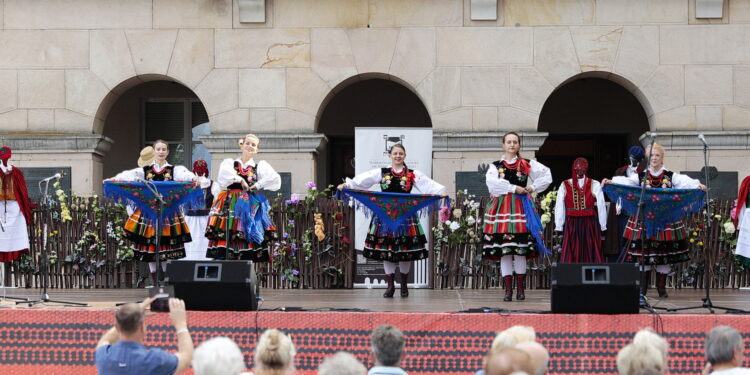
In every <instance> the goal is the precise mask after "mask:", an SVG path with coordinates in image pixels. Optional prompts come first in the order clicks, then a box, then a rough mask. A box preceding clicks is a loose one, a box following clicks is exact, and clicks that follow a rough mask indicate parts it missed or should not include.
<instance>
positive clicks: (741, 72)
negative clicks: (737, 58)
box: [732, 65, 750, 108]
mask: <svg viewBox="0 0 750 375" xmlns="http://www.w3.org/2000/svg"><path fill="white" fill-rule="evenodd" d="M733 68H734V71H733V74H732V77H733V79H734V104H735V105H739V106H742V107H748V108H750V65H737V66H734V67H733Z"/></svg>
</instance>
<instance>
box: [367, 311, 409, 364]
mask: <svg viewBox="0 0 750 375" xmlns="http://www.w3.org/2000/svg"><path fill="white" fill-rule="evenodd" d="M370 343H371V345H372V355H373V357H374V359H375V366H374V367H373V368H371V369H370V371H368V372H367V374H368V375H406V371H404V370H403V369H402V368H401V360H402V359H403V358H404V355H405V354H406V352H405V350H404V346H405V344H406V339H405V338H404V334H403V333H402V332H401V331H400V330H399V329H398V328H396V327H394V326H392V325H388V324H383V325H380V326H378V327H377V328H375V330H373V331H372V336H371V337H370Z"/></svg>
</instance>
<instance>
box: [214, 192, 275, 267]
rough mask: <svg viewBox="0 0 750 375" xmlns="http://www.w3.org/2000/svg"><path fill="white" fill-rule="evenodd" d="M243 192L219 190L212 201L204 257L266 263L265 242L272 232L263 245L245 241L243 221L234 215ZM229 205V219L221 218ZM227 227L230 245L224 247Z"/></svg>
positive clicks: (266, 234) (266, 248)
mask: <svg viewBox="0 0 750 375" xmlns="http://www.w3.org/2000/svg"><path fill="white" fill-rule="evenodd" d="M242 193H243V191H242V190H239V189H232V190H229V191H226V190H225V191H222V192H220V193H219V195H217V196H216V198H214V203H213V206H211V213H210V215H211V216H209V217H208V226H207V227H206V238H208V250H206V257H207V258H211V259H220V260H252V261H253V262H268V259H269V256H268V241H269V240H270V239H271V238H272V235H273V231H271V230H267V231H266V233H265V237H264V240H263V242H262V243H256V242H252V241H248V240H247V239H246V238H245V233H244V231H243V230H242V221H241V220H240V217H239V215H236V214H235V206H237V201H238V199H239V197H240V195H242ZM227 204H228V205H229V212H230V215H229V217H225V216H216V215H224V213H225V212H226V209H225V208H224V206H225V205H227ZM227 227H229V245H228V246H227V232H226V228H227Z"/></svg>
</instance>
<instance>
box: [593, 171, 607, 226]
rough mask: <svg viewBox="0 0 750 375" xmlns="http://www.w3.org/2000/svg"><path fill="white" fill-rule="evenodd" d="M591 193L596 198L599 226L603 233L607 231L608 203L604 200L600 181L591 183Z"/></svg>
mask: <svg viewBox="0 0 750 375" xmlns="http://www.w3.org/2000/svg"><path fill="white" fill-rule="evenodd" d="M591 193H593V194H594V197H596V211H597V213H598V214H599V226H600V227H601V228H602V231H605V230H607V215H608V214H609V213H608V212H607V202H606V201H605V200H604V191H602V185H601V184H600V183H599V181H591Z"/></svg>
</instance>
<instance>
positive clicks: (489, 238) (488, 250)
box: [482, 194, 536, 260]
mask: <svg viewBox="0 0 750 375" xmlns="http://www.w3.org/2000/svg"><path fill="white" fill-rule="evenodd" d="M482 231H483V235H482V257H483V258H484V259H490V260H500V258H502V257H503V256H505V255H522V256H526V257H535V256H536V247H535V245H534V238H532V237H531V233H529V230H528V228H526V213H525V212H524V210H523V203H521V199H520V198H519V197H518V196H517V195H516V194H505V195H501V196H499V197H492V199H490V201H489V202H487V206H486V207H485V210H484V222H483V230H482Z"/></svg>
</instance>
